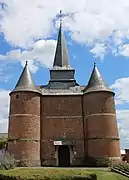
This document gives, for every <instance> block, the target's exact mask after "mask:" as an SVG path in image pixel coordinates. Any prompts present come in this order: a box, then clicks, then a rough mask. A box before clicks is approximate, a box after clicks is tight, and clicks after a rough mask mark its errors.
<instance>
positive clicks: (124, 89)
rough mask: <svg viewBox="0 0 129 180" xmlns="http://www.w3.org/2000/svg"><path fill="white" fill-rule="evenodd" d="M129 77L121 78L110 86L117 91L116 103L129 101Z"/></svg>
mask: <svg viewBox="0 0 129 180" xmlns="http://www.w3.org/2000/svg"><path fill="white" fill-rule="evenodd" d="M128 87H129V77H125V78H120V79H117V80H116V81H115V83H114V84H112V85H111V86H110V88H111V89H113V90H114V91H115V93H116V96H115V101H116V104H124V103H129V89H128Z"/></svg>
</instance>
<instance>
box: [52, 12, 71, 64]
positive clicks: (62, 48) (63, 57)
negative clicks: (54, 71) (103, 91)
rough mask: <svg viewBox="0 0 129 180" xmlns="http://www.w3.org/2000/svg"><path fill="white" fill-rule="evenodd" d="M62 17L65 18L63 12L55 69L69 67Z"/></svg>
mask: <svg viewBox="0 0 129 180" xmlns="http://www.w3.org/2000/svg"><path fill="white" fill-rule="evenodd" d="M62 16H63V15H62V11H60V28H59V34H58V41H57V46H56V53H55V58H54V63H53V67H54V66H59V67H64V66H69V57H68V50H67V45H66V41H65V36H64V33H63V31H62Z"/></svg>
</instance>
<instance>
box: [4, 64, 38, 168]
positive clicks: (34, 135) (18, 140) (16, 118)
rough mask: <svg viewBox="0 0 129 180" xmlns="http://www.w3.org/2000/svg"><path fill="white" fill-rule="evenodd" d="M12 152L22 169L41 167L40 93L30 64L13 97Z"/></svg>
mask: <svg viewBox="0 0 129 180" xmlns="http://www.w3.org/2000/svg"><path fill="white" fill-rule="evenodd" d="M8 151H9V152H10V153H11V154H13V155H14V156H15V158H16V160H17V161H18V162H19V163H20V166H39V165H40V92H39V91H38V89H37V88H36V87H35V84H34V82H33V80H32V77H31V73H30V71H29V69H28V66H27V63H26V65H25V67H24V69H23V72H22V74H21V76H20V78H19V81H18V83H17V85H16V87H15V89H14V90H13V91H12V92H11V93H10V115H9V129H8Z"/></svg>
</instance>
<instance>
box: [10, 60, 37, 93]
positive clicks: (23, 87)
mask: <svg viewBox="0 0 129 180" xmlns="http://www.w3.org/2000/svg"><path fill="white" fill-rule="evenodd" d="M17 91H32V92H38V93H39V91H38V90H37V88H36V86H35V83H34V81H33V79H32V75H31V72H30V70H29V68H28V65H27V61H26V65H25V67H24V69H23V72H22V74H21V76H20V78H19V80H18V82H17V84H16V86H15V88H14V90H13V91H12V92H17Z"/></svg>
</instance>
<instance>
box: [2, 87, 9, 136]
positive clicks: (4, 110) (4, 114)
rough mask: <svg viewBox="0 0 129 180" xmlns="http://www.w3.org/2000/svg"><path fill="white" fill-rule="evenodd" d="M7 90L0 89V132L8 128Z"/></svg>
mask: <svg viewBox="0 0 129 180" xmlns="http://www.w3.org/2000/svg"><path fill="white" fill-rule="evenodd" d="M9 92H10V91H8V90H5V89H0V132H2V133H4V132H7V130H8V113H9V112H8V111H9Z"/></svg>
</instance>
